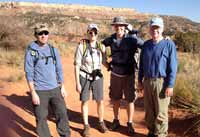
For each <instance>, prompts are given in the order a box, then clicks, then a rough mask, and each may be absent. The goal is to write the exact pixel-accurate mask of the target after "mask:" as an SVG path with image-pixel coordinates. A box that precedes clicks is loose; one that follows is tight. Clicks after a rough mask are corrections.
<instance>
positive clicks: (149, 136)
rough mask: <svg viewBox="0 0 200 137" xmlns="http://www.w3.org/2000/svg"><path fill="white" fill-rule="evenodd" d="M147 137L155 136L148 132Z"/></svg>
mask: <svg viewBox="0 0 200 137" xmlns="http://www.w3.org/2000/svg"><path fill="white" fill-rule="evenodd" d="M147 137H156V135H154V134H153V133H151V132H149V133H148V135H147Z"/></svg>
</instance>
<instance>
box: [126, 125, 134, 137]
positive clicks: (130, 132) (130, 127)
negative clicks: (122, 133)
mask: <svg viewBox="0 0 200 137" xmlns="http://www.w3.org/2000/svg"><path fill="white" fill-rule="evenodd" d="M127 127H128V133H129V134H131V135H132V134H135V129H134V128H133V125H132V123H130V122H127Z"/></svg>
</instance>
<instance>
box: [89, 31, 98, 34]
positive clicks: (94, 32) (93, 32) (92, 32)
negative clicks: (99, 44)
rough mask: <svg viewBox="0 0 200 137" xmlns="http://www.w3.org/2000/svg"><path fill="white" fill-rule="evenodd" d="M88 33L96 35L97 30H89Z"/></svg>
mask: <svg viewBox="0 0 200 137" xmlns="http://www.w3.org/2000/svg"><path fill="white" fill-rule="evenodd" d="M89 34H90V35H92V34H94V35H97V31H90V32H89Z"/></svg>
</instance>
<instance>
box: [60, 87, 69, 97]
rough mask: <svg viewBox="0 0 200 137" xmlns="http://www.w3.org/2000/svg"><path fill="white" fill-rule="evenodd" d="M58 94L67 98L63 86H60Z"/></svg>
mask: <svg viewBox="0 0 200 137" xmlns="http://www.w3.org/2000/svg"><path fill="white" fill-rule="evenodd" d="M60 92H61V95H62V97H63V98H65V97H67V92H66V90H65V87H64V86H61V89H60Z"/></svg>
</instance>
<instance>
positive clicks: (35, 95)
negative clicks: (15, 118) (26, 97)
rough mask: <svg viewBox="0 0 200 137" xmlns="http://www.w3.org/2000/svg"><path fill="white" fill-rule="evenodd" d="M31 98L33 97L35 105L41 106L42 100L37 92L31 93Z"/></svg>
mask: <svg viewBox="0 0 200 137" xmlns="http://www.w3.org/2000/svg"><path fill="white" fill-rule="evenodd" d="M31 96H32V102H33V104H34V105H40V98H39V96H38V94H37V93H36V92H35V91H32V92H31Z"/></svg>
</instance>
